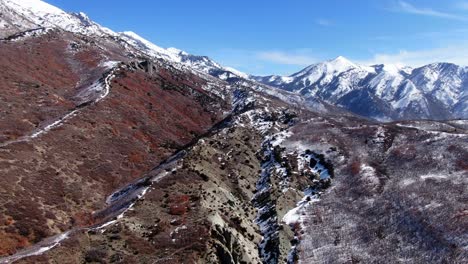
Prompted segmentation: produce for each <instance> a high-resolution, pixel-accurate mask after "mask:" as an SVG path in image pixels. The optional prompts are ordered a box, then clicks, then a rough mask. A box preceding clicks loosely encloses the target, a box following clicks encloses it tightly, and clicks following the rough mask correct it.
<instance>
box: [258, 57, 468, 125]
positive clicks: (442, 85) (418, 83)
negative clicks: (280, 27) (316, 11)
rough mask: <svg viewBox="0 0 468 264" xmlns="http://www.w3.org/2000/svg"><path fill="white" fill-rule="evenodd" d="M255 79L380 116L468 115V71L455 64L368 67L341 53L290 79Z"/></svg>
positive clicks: (387, 117) (366, 113)
mask: <svg viewBox="0 0 468 264" xmlns="http://www.w3.org/2000/svg"><path fill="white" fill-rule="evenodd" d="M251 78H252V79H255V80H256V81H259V82H261V83H264V84H267V85H271V86H275V87H279V88H281V89H284V90H287V91H291V92H294V93H298V94H301V95H303V96H305V97H306V98H314V99H317V98H318V99H321V100H324V101H326V102H328V103H331V104H334V105H337V106H341V107H344V108H345V109H348V110H350V111H351V112H354V113H356V114H359V115H363V116H366V117H370V118H374V119H378V120H401V119H451V118H468V103H467V99H468V69H467V68H466V67H461V66H458V65H455V64H450V63H434V64H429V65H426V66H423V67H419V68H414V69H413V68H410V67H399V66H396V65H390V64H381V65H373V66H362V65H358V64H355V63H353V62H351V61H349V60H347V59H346V58H344V57H341V56H340V57H337V58H336V59H334V60H329V61H325V62H321V63H317V64H314V65H311V66H309V67H307V68H305V69H303V70H302V71H300V72H298V73H295V74H293V75H291V76H287V77H285V76H277V75H272V76H265V77H259V76H252V77H251Z"/></svg>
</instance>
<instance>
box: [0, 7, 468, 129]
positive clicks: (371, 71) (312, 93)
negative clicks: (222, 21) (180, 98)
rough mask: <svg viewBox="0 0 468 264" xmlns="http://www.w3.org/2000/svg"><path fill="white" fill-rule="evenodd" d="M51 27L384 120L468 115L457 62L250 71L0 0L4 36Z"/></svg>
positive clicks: (78, 17)
mask: <svg viewBox="0 0 468 264" xmlns="http://www.w3.org/2000/svg"><path fill="white" fill-rule="evenodd" d="M50 28H59V29H61V30H65V31H68V32H72V33H75V34H82V35H86V36H98V37H100V38H102V39H104V38H109V39H113V40H117V41H119V42H123V43H125V45H127V46H128V47H129V49H132V51H137V52H138V53H140V54H143V55H145V56H149V57H153V58H157V59H162V60H164V61H168V62H170V63H172V64H173V65H178V66H179V67H185V68H187V69H190V70H194V71H198V72H200V73H202V74H209V75H212V76H214V77H217V78H219V79H222V80H236V81H237V80H239V78H240V79H242V80H244V81H246V80H247V81H252V80H255V81H257V82H259V83H263V84H266V85H269V86H273V87H279V88H281V89H284V90H287V91H289V92H293V93H295V94H298V95H302V96H304V97H305V98H306V99H308V100H309V101H310V102H317V100H323V101H325V102H328V103H330V104H332V105H336V106H340V107H343V108H345V109H347V110H350V111H351V112H354V113H357V114H359V115H363V116H366V117H371V118H375V119H379V120H396V119H447V118H459V117H460V118H467V117H468V103H467V98H468V92H467V88H466V87H467V84H468V81H467V80H468V77H467V76H468V74H467V72H468V71H467V69H466V68H463V67H460V66H457V65H454V64H448V63H436V64H430V65H427V66H424V67H420V68H416V69H412V68H409V67H399V66H396V65H388V64H387V65H373V66H363V65H358V64H355V63H353V62H351V61H349V60H347V59H346V58H344V57H341V56H340V57H337V58H336V59H334V60H329V61H325V62H322V63H317V64H314V65H311V66H309V67H307V68H305V69H304V70H302V71H300V72H298V73H295V74H293V75H291V76H275V75H273V76H266V77H256V76H248V75H247V74H245V73H242V72H239V71H237V70H235V69H232V68H229V67H224V66H222V65H220V64H218V63H216V62H215V61H213V60H211V59H210V58H208V57H206V56H197V55H192V54H188V53H186V52H184V51H181V50H178V49H176V48H167V49H166V48H162V47H159V46H157V45H155V44H153V43H152V42H150V41H148V40H146V39H144V38H143V37H141V36H139V35H137V34H136V33H134V32H130V31H125V32H119V33H117V32H114V31H112V30H110V29H108V28H105V27H102V26H100V25H99V24H97V23H95V22H93V21H92V20H90V19H89V18H88V17H87V16H86V15H85V14H84V13H67V12H64V11H62V10H61V9H59V8H56V7H54V6H52V5H49V4H47V3H45V2H42V1H40V0H22V1H15V0H0V38H6V37H11V36H12V35H14V34H18V33H21V34H23V35H24V34H25V32H26V35H28V34H42V33H43V32H45V31H46V30H44V29H50ZM273 90H274V89H273ZM312 105H316V104H312Z"/></svg>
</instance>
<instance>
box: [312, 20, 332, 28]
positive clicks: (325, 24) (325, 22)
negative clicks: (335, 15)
mask: <svg viewBox="0 0 468 264" xmlns="http://www.w3.org/2000/svg"><path fill="white" fill-rule="evenodd" d="M315 23H317V25H320V26H323V27H328V26H331V25H333V22H332V21H331V20H328V19H323V18H320V19H317V20H316V21H315Z"/></svg>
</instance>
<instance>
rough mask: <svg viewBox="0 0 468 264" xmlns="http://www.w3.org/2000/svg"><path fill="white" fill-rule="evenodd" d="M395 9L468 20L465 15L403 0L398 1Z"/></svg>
mask: <svg viewBox="0 0 468 264" xmlns="http://www.w3.org/2000/svg"><path fill="white" fill-rule="evenodd" d="M395 10H396V11H398V12H404V13H408V14H415V15H422V16H431V17H439V18H445V19H452V20H459V21H468V17H465V16H460V15H457V14H454V13H448V12H442V11H438V10H435V9H432V8H427V7H417V6H414V5H412V4H410V3H408V2H405V1H398V6H397V8H396V9H395Z"/></svg>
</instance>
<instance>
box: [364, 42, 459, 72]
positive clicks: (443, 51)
mask: <svg viewBox="0 0 468 264" xmlns="http://www.w3.org/2000/svg"><path fill="white" fill-rule="evenodd" d="M455 50H456V52H454V51H455ZM434 62H451V63H455V64H459V65H468V42H466V43H459V44H457V45H451V46H447V47H442V48H434V49H425V50H411V51H409V50H401V51H399V52H395V53H377V54H375V55H373V57H372V58H371V59H369V60H364V61H360V62H359V63H362V64H366V65H372V64H382V63H391V64H398V65H408V66H422V65H425V64H429V63H434Z"/></svg>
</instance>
